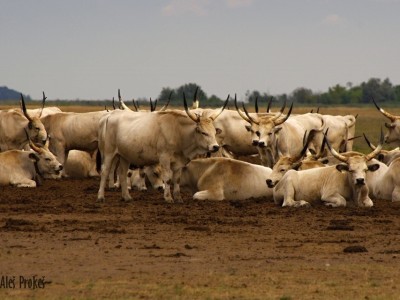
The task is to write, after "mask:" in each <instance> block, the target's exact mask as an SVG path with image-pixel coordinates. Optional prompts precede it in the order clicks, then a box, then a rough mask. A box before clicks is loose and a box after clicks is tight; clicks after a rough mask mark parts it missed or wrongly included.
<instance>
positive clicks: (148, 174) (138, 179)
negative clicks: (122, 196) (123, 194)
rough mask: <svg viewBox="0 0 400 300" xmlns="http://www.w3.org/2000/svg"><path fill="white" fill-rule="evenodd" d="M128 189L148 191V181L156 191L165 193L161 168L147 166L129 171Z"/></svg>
mask: <svg viewBox="0 0 400 300" xmlns="http://www.w3.org/2000/svg"><path fill="white" fill-rule="evenodd" d="M127 176H128V179H127V180H128V189H132V188H136V189H138V190H139V191H147V184H146V181H149V183H150V185H151V187H152V188H153V189H155V190H159V191H163V190H164V183H163V181H162V179H161V166H160V165H159V164H157V165H152V166H145V167H143V168H138V169H134V170H131V169H129V171H128V175H127Z"/></svg>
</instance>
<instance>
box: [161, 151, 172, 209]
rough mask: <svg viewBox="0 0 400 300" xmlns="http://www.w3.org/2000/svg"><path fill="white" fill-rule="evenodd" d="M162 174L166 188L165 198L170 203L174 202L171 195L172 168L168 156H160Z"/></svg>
mask: <svg viewBox="0 0 400 300" xmlns="http://www.w3.org/2000/svg"><path fill="white" fill-rule="evenodd" d="M160 166H161V176H162V179H163V181H164V184H165V188H164V200H165V201H167V202H168V203H173V202H174V199H173V198H172V195H171V182H172V170H171V165H170V160H169V158H167V157H164V156H162V157H160Z"/></svg>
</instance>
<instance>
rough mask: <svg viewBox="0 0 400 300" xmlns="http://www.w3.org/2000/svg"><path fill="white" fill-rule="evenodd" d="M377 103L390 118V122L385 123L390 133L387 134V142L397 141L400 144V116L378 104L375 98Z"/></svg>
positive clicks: (381, 110)
mask: <svg viewBox="0 0 400 300" xmlns="http://www.w3.org/2000/svg"><path fill="white" fill-rule="evenodd" d="M372 101H373V102H374V104H375V107H376V108H377V109H378V110H379V111H380V112H381V113H382V114H383V115H384V116H385V117H386V118H388V119H389V120H390V123H385V126H386V128H387V129H389V131H388V133H387V134H386V136H385V143H388V144H390V143H395V144H397V145H399V144H400V116H395V115H392V114H390V113H388V112H386V111H385V110H383V109H382V108H380V107H379V106H378V104H376V102H375V100H374V99H372Z"/></svg>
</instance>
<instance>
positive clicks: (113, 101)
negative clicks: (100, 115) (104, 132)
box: [112, 97, 115, 110]
mask: <svg viewBox="0 0 400 300" xmlns="http://www.w3.org/2000/svg"><path fill="white" fill-rule="evenodd" d="M112 106H113V109H114V110H115V100H114V97H113V100H112Z"/></svg>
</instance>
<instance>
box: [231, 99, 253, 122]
mask: <svg viewBox="0 0 400 300" xmlns="http://www.w3.org/2000/svg"><path fill="white" fill-rule="evenodd" d="M235 107H236V111H237V112H238V114H239V116H240V117H241V118H242V119H243V120H245V121H246V122H247V123H250V124H251V123H252V121H251V120H250V119H249V118H247V117H246V116H245V114H244V113H243V112H242V111H241V110H240V109H239V107H238V105H237V99H236V94H235Z"/></svg>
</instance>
